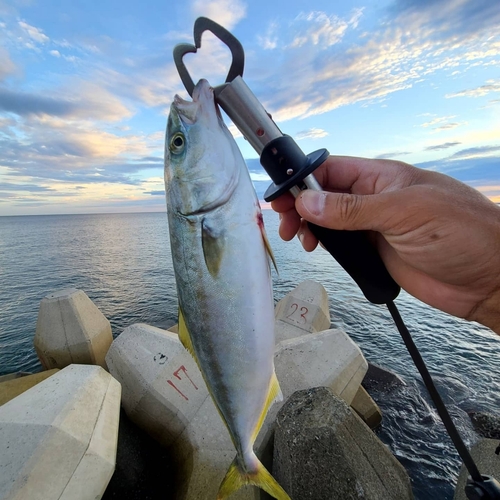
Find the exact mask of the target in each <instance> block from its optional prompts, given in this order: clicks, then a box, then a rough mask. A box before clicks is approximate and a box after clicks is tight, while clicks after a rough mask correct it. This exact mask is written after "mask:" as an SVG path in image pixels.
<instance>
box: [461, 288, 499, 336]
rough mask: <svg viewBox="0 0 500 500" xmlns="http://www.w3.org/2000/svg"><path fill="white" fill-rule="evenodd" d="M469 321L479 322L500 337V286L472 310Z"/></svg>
mask: <svg viewBox="0 0 500 500" xmlns="http://www.w3.org/2000/svg"><path fill="white" fill-rule="evenodd" d="M467 319H469V320H471V321H477V322H478V323H481V324H482V325H484V326H487V327H488V328H490V329H491V330H493V331H494V332H495V333H497V334H499V335H500V285H499V286H498V287H497V288H496V289H495V290H494V291H493V292H492V293H491V294H490V295H489V296H488V297H486V299H484V300H483V301H481V302H480V303H479V304H478V305H477V306H476V307H475V308H474V309H473V310H472V312H471V314H470V315H469V317H468V318H467Z"/></svg>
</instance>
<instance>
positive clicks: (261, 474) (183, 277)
mask: <svg viewBox="0 0 500 500" xmlns="http://www.w3.org/2000/svg"><path fill="white" fill-rule="evenodd" d="M165 189H166V196H167V209H168V221H169V230H170V242H171V248H172V260H173V265H174V272H175V277H176V282H177V294H178V300H179V338H180V340H181V342H182V343H183V345H184V346H185V347H186V349H188V350H189V352H190V353H191V354H192V356H193V357H194V359H195V361H196V362H197V363H198V366H199V368H200V370H201V373H202V374H203V378H204V379H205V382H206V384H207V387H208V390H209V392H210V394H211V396H212V399H213V401H214V403H215V405H216V407H217V408H218V410H219V413H220V415H221V417H222V419H223V421H224V423H225V424H226V426H227V428H228V430H229V433H230V435H231V438H232V441H233V443H234V446H235V448H236V452H237V455H236V458H235V459H234V461H233V463H232V465H231V466H230V468H229V470H228V472H227V474H226V476H225V478H224V480H223V481H222V483H221V486H220V489H219V493H218V496H217V499H219V500H221V499H224V498H227V497H228V496H229V495H230V494H231V493H233V492H234V491H236V490H238V489H239V488H240V487H241V486H243V485H245V484H253V485H256V486H258V487H260V488H262V489H264V490H265V491H267V492H268V493H269V494H270V495H272V496H274V497H275V498H277V499H279V500H289V496H288V495H287V494H286V492H285V491H284V490H283V489H282V488H281V486H280V485H279V484H278V483H277V482H276V480H275V479H274V478H273V477H272V476H271V475H270V474H269V472H268V471H267V470H266V469H265V467H264V466H263V465H262V464H261V462H260V461H259V460H258V458H257V457H256V455H255V453H254V451H253V444H254V442H255V439H256V437H257V434H258V432H259V430H260V428H261V426H262V423H263V421H264V418H265V416H266V414H267V411H268V408H269V406H270V405H271V403H272V402H273V401H274V400H275V399H276V397H277V396H278V395H279V394H280V389H279V384H278V380H277V378H276V375H275V371H274V301H273V294H272V284H271V273H270V266H269V255H272V254H271V252H270V248H269V244H268V242H267V238H266V236H265V232H264V227H263V221H262V214H261V211H260V206H259V202H258V199H257V196H256V194H255V191H254V189H253V185H252V182H251V180H250V176H249V173H248V170H247V168H246V165H245V162H244V160H243V158H242V156H241V153H240V151H239V149H238V147H237V145H236V142H235V141H234V139H233V137H232V135H231V133H230V132H229V130H228V129H227V128H226V126H225V125H224V122H223V120H222V118H221V115H220V112H219V109H218V107H217V105H216V103H215V100H214V95H213V90H212V88H211V87H210V85H209V83H208V82H207V81H206V80H200V82H199V83H198V84H197V85H196V87H195V89H194V91H193V101H192V102H190V101H185V100H183V99H181V98H180V97H179V96H175V98H174V101H173V103H172V105H171V107H170V115H169V118H168V125H167V135H166V143H165Z"/></svg>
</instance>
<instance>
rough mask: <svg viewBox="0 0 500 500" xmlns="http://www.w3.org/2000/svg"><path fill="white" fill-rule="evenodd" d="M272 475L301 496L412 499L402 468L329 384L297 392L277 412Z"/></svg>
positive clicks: (292, 493) (321, 499)
mask: <svg viewBox="0 0 500 500" xmlns="http://www.w3.org/2000/svg"><path fill="white" fill-rule="evenodd" d="M273 475H274V477H275V478H276V480H277V481H278V482H279V483H280V484H281V486H282V487H283V488H284V489H285V490H286V491H287V493H288V494H289V495H290V497H291V498H297V499H299V498H300V499H301V500H306V499H314V500H331V499H332V498H363V499H365V500H379V499H381V498H383V499H385V500H407V499H408V500H410V499H412V498H413V494H412V491H411V484H410V479H409V477H408V474H407V473H406V471H405V469H404V468H403V466H402V465H401V464H400V463H399V462H398V461H397V460H396V458H395V457H394V456H393V455H392V454H391V453H390V451H389V450H388V448H387V447H386V446H385V445H384V444H383V443H382V442H381V441H380V440H379V439H378V438H377V437H376V436H375V434H374V433H373V432H372V431H371V430H370V429H369V427H368V426H366V425H365V424H364V422H363V421H362V420H361V419H360V418H359V417H358V415H356V413H355V412H354V411H352V410H351V409H350V408H349V406H348V405H347V404H346V403H345V402H344V401H343V400H342V399H340V398H338V397H336V396H335V395H334V394H333V392H332V391H331V390H329V389H327V388H325V387H318V388H315V389H308V390H304V391H300V392H296V393H294V394H293V395H292V397H291V398H290V399H289V400H288V401H287V402H286V404H285V405H284V406H283V407H282V408H281V410H280V412H279V413H278V416H277V419H276V434H275V441H274V462H273Z"/></svg>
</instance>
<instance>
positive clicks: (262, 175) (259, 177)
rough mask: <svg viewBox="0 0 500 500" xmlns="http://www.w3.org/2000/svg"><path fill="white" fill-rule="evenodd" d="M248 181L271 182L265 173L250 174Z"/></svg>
mask: <svg viewBox="0 0 500 500" xmlns="http://www.w3.org/2000/svg"><path fill="white" fill-rule="evenodd" d="M250 179H252V181H262V182H264V181H265V182H268V183H269V182H271V177H269V175H268V174H267V173H265V172H250Z"/></svg>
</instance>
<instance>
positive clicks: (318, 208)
mask: <svg viewBox="0 0 500 500" xmlns="http://www.w3.org/2000/svg"><path fill="white" fill-rule="evenodd" d="M301 199H302V203H303V204H304V206H305V208H306V209H307V210H308V211H309V212H311V213H312V214H313V215H320V214H321V213H322V212H323V210H324V208H325V193H321V192H318V191H313V190H312V189H306V190H305V191H303V192H302V196H301Z"/></svg>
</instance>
